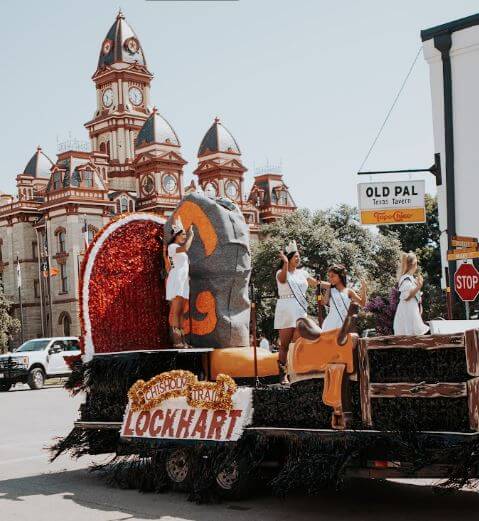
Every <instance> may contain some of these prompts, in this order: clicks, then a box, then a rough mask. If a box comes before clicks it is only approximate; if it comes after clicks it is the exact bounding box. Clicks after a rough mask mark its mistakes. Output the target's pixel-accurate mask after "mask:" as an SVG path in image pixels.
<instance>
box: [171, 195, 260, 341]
mask: <svg viewBox="0 0 479 521" xmlns="http://www.w3.org/2000/svg"><path fill="white" fill-rule="evenodd" d="M187 202H191V203H194V204H196V205H197V206H199V207H200V208H201V209H202V210H203V212H204V213H205V214H206V216H207V217H208V218H209V220H210V222H211V223H212V225H213V227H214V229H215V231H216V234H217V237H218V243H217V246H216V249H215V250H214V251H213V253H212V254H211V255H209V256H206V255H205V248H204V246H203V243H202V241H201V239H200V234H199V230H198V227H197V226H196V225H195V226H194V231H195V237H194V239H193V243H192V245H191V248H190V250H189V252H188V257H189V260H190V307H191V311H190V313H191V318H192V319H194V320H202V318H204V315H202V314H201V313H199V312H198V310H197V309H196V306H195V303H196V298H197V296H198V294H199V293H201V292H203V291H210V292H211V293H212V294H213V296H214V297H215V300H216V318H217V324H216V328H215V329H214V331H213V332H212V333H210V334H206V335H198V334H194V331H193V333H192V334H191V335H190V343H191V345H193V346H195V347H244V346H248V345H249V323H250V300H249V296H248V284H249V278H250V274H251V253H250V248H249V230H248V226H247V225H246V223H245V220H244V217H243V214H242V213H241V211H240V210H239V208H238V207H237V206H236V205H235V204H233V203H232V202H231V201H230V200H228V199H223V198H215V199H213V198H209V197H206V196H204V195H202V194H198V193H192V194H188V195H187V196H186V197H184V198H183V200H182V201H181V203H180V204H179V205H178V208H177V210H176V211H175V213H174V214H173V215H172V216H171V217H170V218H169V219H168V222H167V224H166V226H165V241H166V243H168V241H169V240H170V238H171V225H172V223H173V221H174V219H175V217H176V215H177V214H178V213H179V214H180V215H181V214H182V211H183V212H185V213H186V209H187V208H188V205H186V206H185V207H184V208H183V210H182V207H183V206H184V205H185V203H187ZM182 219H183V223H184V224H185V227H187V223H188V219H187V218H184V217H182ZM194 329H195V328H193V330H194Z"/></svg>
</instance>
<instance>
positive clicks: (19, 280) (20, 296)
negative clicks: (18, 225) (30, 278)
mask: <svg viewBox="0 0 479 521" xmlns="http://www.w3.org/2000/svg"><path fill="white" fill-rule="evenodd" d="M17 269H18V271H17V286H18V303H19V305H20V335H21V339H22V344H23V342H24V340H25V335H24V331H23V302H22V279H21V278H20V277H19V276H18V273H20V259H19V258H18V254H17Z"/></svg>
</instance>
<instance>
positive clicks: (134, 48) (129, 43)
mask: <svg viewBox="0 0 479 521" xmlns="http://www.w3.org/2000/svg"><path fill="white" fill-rule="evenodd" d="M125 47H126V49H127V50H128V51H129V52H130V53H131V54H136V53H137V52H138V49H139V47H140V46H139V44H138V40H137V39H136V38H128V40H126V41H125Z"/></svg>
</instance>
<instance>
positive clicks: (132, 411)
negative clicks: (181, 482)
mask: <svg viewBox="0 0 479 521" xmlns="http://www.w3.org/2000/svg"><path fill="white" fill-rule="evenodd" d="M128 397H129V402H128V407H127V409H126V412H125V416H124V419H123V424H122V428H121V432H120V434H121V436H122V437H125V438H154V439H165V440H202V441H237V440H238V439H239V438H240V437H241V435H242V433H243V430H244V428H245V427H246V426H247V425H249V424H250V423H251V421H252V416H253V390H252V388H248V387H241V388H237V386H236V384H235V382H234V380H233V379H232V378H231V377H230V376H228V375H218V377H217V380H216V382H198V381H197V379H196V376H195V375H194V374H193V373H191V372H189V371H181V370H175V371H170V372H168V373H162V374H160V375H158V376H155V377H154V378H152V379H151V380H149V381H148V382H144V381H143V380H139V381H138V382H136V383H135V384H134V385H133V386H132V387H131V389H130V391H129V392H128Z"/></svg>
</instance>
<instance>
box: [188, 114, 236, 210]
mask: <svg viewBox="0 0 479 521" xmlns="http://www.w3.org/2000/svg"><path fill="white" fill-rule="evenodd" d="M245 172H246V168H245V167H244V166H243V163H242V162H241V152H240V149H239V146H238V144H237V143H236V141H235V138H234V137H233V136H232V135H231V134H230V132H229V131H228V130H227V129H226V127H224V126H223V125H222V124H221V122H220V120H219V118H215V120H214V122H213V124H212V125H211V127H210V128H209V129H208V131H207V132H206V134H205V137H204V138H203V141H202V142H201V144H200V148H199V150H198V167H197V168H196V170H195V171H194V173H195V174H196V175H197V176H198V181H199V183H200V186H201V188H202V189H203V191H204V192H205V195H207V196H209V197H227V198H228V199H231V200H232V201H234V202H235V203H236V204H238V205H239V206H242V205H243V200H244V197H243V193H244V192H243V178H244V176H243V174H244V173H245Z"/></svg>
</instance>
